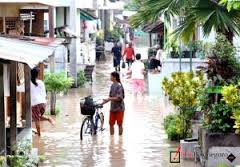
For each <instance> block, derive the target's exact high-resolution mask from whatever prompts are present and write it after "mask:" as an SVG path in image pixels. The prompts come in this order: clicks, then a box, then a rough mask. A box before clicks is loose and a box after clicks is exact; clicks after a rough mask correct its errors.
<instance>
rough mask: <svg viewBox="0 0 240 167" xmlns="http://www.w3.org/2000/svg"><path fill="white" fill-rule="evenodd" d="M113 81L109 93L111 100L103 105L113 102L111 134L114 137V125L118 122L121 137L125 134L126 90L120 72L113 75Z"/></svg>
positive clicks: (111, 108) (105, 101)
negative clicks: (123, 125)
mask: <svg viewBox="0 0 240 167" xmlns="http://www.w3.org/2000/svg"><path fill="white" fill-rule="evenodd" d="M111 81H112V82H113V83H112V86H111V90H110V93H109V98H108V99H105V100H104V102H103V104H105V103H107V102H109V101H111V107H110V119H109V124H110V134H111V135H114V125H115V123H116V122H117V124H118V127H119V135H122V133H123V127H122V124H123V116H124V111H125V104H124V96H125V95H124V88H123V86H122V84H121V81H120V75H119V73H118V72H112V73H111Z"/></svg>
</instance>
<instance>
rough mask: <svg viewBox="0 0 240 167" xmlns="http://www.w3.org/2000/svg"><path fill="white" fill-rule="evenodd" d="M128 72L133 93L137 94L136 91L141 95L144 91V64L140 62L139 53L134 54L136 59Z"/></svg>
mask: <svg viewBox="0 0 240 167" xmlns="http://www.w3.org/2000/svg"><path fill="white" fill-rule="evenodd" d="M130 72H131V73H132V77H131V78H132V84H133V92H134V95H135V96H137V94H138V93H141V94H142V95H143V94H144V92H145V81H144V74H145V66H144V64H143V63H142V62H141V54H139V53H138V54H136V61H135V62H134V63H133V64H132V66H131V69H130Z"/></svg>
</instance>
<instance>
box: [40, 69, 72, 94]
mask: <svg viewBox="0 0 240 167" xmlns="http://www.w3.org/2000/svg"><path fill="white" fill-rule="evenodd" d="M44 83H45V86H46V89H47V91H49V92H53V93H60V92H63V91H66V90H68V89H69V88H70V87H71V86H72V84H73V79H72V78H70V77H66V75H65V73H64V72H60V73H46V74H45V79H44Z"/></svg>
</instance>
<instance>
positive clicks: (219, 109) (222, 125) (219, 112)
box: [204, 101, 234, 133]
mask: <svg viewBox="0 0 240 167" xmlns="http://www.w3.org/2000/svg"><path fill="white" fill-rule="evenodd" d="M231 116H232V109H231V108H230V107H229V106H228V105H227V104H226V103H225V102H223V101H221V102H220V103H215V104H212V107H211V109H210V110H209V112H208V113H207V117H208V118H209V121H208V122H205V123H204V127H206V128H207V129H208V130H210V131H211V132H223V133H227V132H231V131H232V130H233V129H232V127H233V125H234V120H233V119H231Z"/></svg>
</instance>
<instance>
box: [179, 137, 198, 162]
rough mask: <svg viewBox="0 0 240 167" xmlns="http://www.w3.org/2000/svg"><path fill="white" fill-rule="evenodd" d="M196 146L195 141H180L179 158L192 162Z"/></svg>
mask: <svg viewBox="0 0 240 167" xmlns="http://www.w3.org/2000/svg"><path fill="white" fill-rule="evenodd" d="M196 145H198V141H197V140H196V139H191V140H188V139H185V140H180V146H181V158H182V159H184V160H193V159H194V148H195V146H196Z"/></svg>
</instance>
